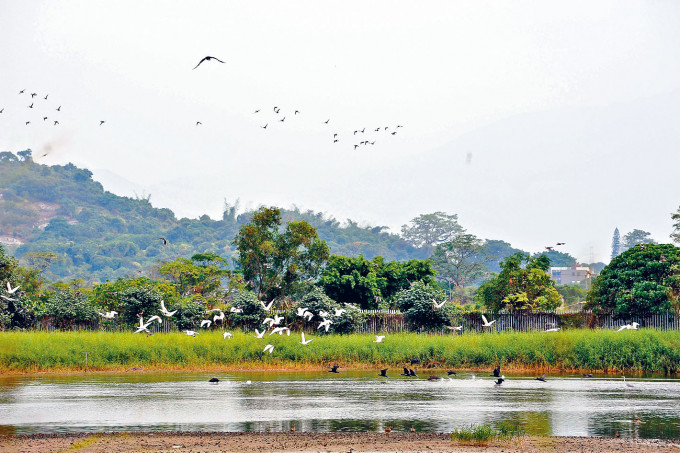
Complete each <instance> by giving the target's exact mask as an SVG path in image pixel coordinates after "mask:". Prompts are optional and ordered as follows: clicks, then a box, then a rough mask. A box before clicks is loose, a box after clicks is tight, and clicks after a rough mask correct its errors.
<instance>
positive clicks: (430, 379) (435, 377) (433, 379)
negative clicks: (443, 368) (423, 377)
mask: <svg viewBox="0 0 680 453" xmlns="http://www.w3.org/2000/svg"><path fill="white" fill-rule="evenodd" d="M440 379H441V378H440V377H439V376H435V375H434V374H433V375H432V376H430V377H429V378H427V380H428V381H438V380H440Z"/></svg>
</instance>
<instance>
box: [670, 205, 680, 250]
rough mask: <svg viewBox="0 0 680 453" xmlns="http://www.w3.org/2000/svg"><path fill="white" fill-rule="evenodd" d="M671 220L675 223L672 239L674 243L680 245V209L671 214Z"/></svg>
mask: <svg viewBox="0 0 680 453" xmlns="http://www.w3.org/2000/svg"><path fill="white" fill-rule="evenodd" d="M671 219H672V220H673V221H674V222H675V223H674V224H673V232H672V233H671V239H673V242H675V243H676V244H680V208H678V210H677V211H675V212H673V213H672V214H671Z"/></svg>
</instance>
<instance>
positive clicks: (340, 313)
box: [335, 308, 347, 316]
mask: <svg viewBox="0 0 680 453" xmlns="http://www.w3.org/2000/svg"><path fill="white" fill-rule="evenodd" d="M346 311H347V310H345V309H344V308H338V309H336V310H335V316H342V314H343V313H345V312H346Z"/></svg>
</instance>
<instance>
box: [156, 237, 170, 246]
mask: <svg viewBox="0 0 680 453" xmlns="http://www.w3.org/2000/svg"><path fill="white" fill-rule="evenodd" d="M158 239H160V240H161V241H163V245H168V240H167V239H165V238H163V237H160V238H158Z"/></svg>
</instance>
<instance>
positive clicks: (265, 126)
mask: <svg viewBox="0 0 680 453" xmlns="http://www.w3.org/2000/svg"><path fill="white" fill-rule="evenodd" d="M267 126H269V123H267V124H265V125H264V126H260V127H261V128H262V129H267Z"/></svg>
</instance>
